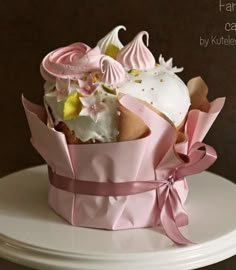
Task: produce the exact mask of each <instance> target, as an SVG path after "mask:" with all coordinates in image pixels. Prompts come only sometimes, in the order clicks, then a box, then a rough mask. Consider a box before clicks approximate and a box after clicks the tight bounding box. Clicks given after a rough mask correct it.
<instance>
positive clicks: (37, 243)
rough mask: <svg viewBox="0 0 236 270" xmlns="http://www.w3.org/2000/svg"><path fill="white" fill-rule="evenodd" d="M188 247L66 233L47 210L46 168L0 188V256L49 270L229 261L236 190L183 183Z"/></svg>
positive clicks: (132, 234)
mask: <svg viewBox="0 0 236 270" xmlns="http://www.w3.org/2000/svg"><path fill="white" fill-rule="evenodd" d="M188 182H189V187H190V195H189V199H188V202H187V210H188V212H189V217H190V224H189V226H188V227H186V228H183V233H184V234H185V235H186V236H187V237H188V238H190V239H191V240H192V241H194V242H196V243H198V244H196V245H193V246H188V247H179V246H176V245H174V244H173V243H172V242H171V241H170V240H169V239H168V238H167V237H166V236H165V235H163V234H161V233H160V232H159V231H158V230H156V229H137V230H124V231H116V232H112V231H105V230H96V229H86V228H78V227H73V226H71V225H69V224H67V223H66V222H65V221H64V220H63V219H61V218H60V217H59V216H57V215H56V214H55V213H54V212H53V211H52V210H51V209H50V208H49V206H48V204H47V188H48V180H47V173H46V166H39V167H35V168H31V169H27V170H23V171H20V172H17V173H14V174H11V175H9V176H6V177H4V178H2V179H1V181H0V256H1V257H2V258H4V259H7V260H10V261H12V262H16V263H18V264H22V265H25V266H29V267H32V268H37V269H43V270H49V269H50V270H52V269H61V270H62V269H63V270H72V269H73V270H74V269H76V270H118V269H119V270H133V269H135V270H154V269H155V270H164V269H165V270H167V269H168V270H172V269H174V270H178V269H181V270H184V269H196V268H199V267H203V266H206V265H210V264H213V263H216V262H219V261H221V260H224V259H226V258H229V257H231V256H233V255H235V254H236V215H235V206H236V185H234V184H233V183H231V182H229V181H227V180H225V179H223V178H222V177H220V176H217V175H214V174H211V173H208V172H204V173H202V174H199V175H196V176H193V177H189V179H188Z"/></svg>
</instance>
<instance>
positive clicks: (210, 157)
mask: <svg viewBox="0 0 236 270" xmlns="http://www.w3.org/2000/svg"><path fill="white" fill-rule="evenodd" d="M172 154H173V152H172ZM168 156H169V155H168ZM216 158H217V155H216V152H215V150H214V149H213V148H212V147H211V146H209V145H206V144H204V143H201V142H197V143H195V144H194V145H193V146H192V147H191V148H190V150H189V154H188V159H189V161H188V162H187V163H185V164H184V165H183V164H182V165H180V166H179V167H176V168H175V169H172V170H171V169H170V170H166V172H164V173H162V169H160V170H159V169H158V168H157V169H156V178H157V179H156V180H157V182H159V186H158V188H157V197H158V205H159V208H160V221H161V225H162V227H163V229H164V231H165V233H166V235H167V236H168V237H169V238H170V239H172V240H173V241H174V242H175V243H176V244H179V245H186V244H193V242H191V241H190V240H188V239H187V238H185V237H184V236H183V234H182V233H181V232H180V230H179V227H180V226H183V225H187V224H188V215H187V213H186V211H185V209H184V207H183V200H182V198H181V194H180V191H179V190H180V189H179V186H178V185H179V184H184V183H185V177H186V176H189V175H193V174H196V173H200V172H202V171H204V170H205V169H207V168H208V167H209V166H211V165H212V164H213V163H214V161H215V160H216ZM167 171H168V172H167ZM181 182H182V183H181Z"/></svg>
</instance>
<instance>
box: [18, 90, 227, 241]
mask: <svg viewBox="0 0 236 270" xmlns="http://www.w3.org/2000/svg"><path fill="white" fill-rule="evenodd" d="M22 101H23V105H24V109H25V113H26V116H27V120H28V123H29V127H30V130H31V135H32V138H31V142H32V144H33V146H34V147H35V148H36V150H37V151H38V152H39V153H40V154H41V156H42V157H43V158H44V159H45V161H46V163H47V164H48V166H49V167H50V168H51V169H52V171H53V173H54V174H55V175H60V176H63V177H66V178H68V179H70V180H71V181H85V184H86V181H92V182H98V183H107V182H108V183H114V184H116V183H126V182H134V184H136V183H138V182H142V183H141V184H143V185H145V184H147V185H148V184H151V185H156V188H152V189H150V190H149V191H146V192H140V193H133V194H132V195H128V196H127V195H125V196H122V194H119V196H100V195H88V194H79V193H78V192H69V191H68V190H66V189H65V190H63V189H60V188H58V187H56V186H55V185H52V184H51V185H50V190H49V204H50V206H51V207H52V208H53V209H54V210H55V211H56V212H57V213H58V214H59V215H61V216H62V217H63V218H65V219H66V220H67V221H68V222H70V223H71V224H73V225H76V226H82V227H92V228H102V229H109V230H119V229H128V228H140V227H154V226H158V225H162V226H163V227H164V230H165V232H166V234H167V235H168V236H169V237H170V238H171V239H172V240H173V241H174V242H176V243H177V244H188V243H189V241H188V240H186V239H185V238H184V237H183V236H182V235H181V234H180V233H179V231H178V227H179V226H183V225H187V223H188V217H187V213H186V212H185V210H184V207H183V204H184V202H185V200H186V198H187V194H188V187H187V183H186V179H185V176H187V175H190V174H193V173H196V172H200V171H201V170H203V169H205V168H203V167H204V166H202V165H201V166H200V168H196V163H197V164H200V163H201V162H200V161H202V160H204V158H206V159H207V158H208V159H207V165H208V166H209V165H211V164H212V163H213V162H214V160H215V158H212V159H210V158H209V157H210V156H211V155H210V154H212V156H214V154H215V152H214V150H213V149H212V148H210V147H208V146H206V145H205V144H201V142H202V139H203V138H204V136H205V135H206V133H207V132H208V130H209V128H210V126H211V125H212V124H213V122H214V120H215V118H216V116H217V115H218V113H219V112H220V110H221V108H222V107H223V104H224V99H223V98H221V99H217V100H215V101H214V102H212V103H211V104H210V109H209V111H208V112H202V111H200V110H192V111H190V112H189V114H188V117H187V120H186V125H185V132H184V136H185V138H186V140H185V141H184V142H181V143H179V144H176V141H177V136H178V132H177V130H176V129H175V128H174V127H173V125H171V124H170V123H169V122H168V121H166V120H165V119H163V118H162V117H161V116H159V115H158V114H156V113H155V112H154V111H152V110H150V109H149V108H147V107H146V106H144V105H143V103H141V102H139V101H137V100H136V99H134V98H132V97H130V96H127V95H126V96H123V97H122V98H121V100H120V103H121V105H122V106H123V107H124V108H126V109H127V110H129V111H130V112H132V113H134V114H135V115H137V116H138V117H139V118H140V119H141V120H142V121H143V122H144V123H145V125H146V126H147V127H148V128H149V130H150V133H149V134H148V135H147V136H146V137H144V138H141V139H137V140H132V141H124V142H117V143H103V144H81V145H80V144H77V145H68V144H67V143H66V139H65V136H64V134H63V133H61V132H58V131H56V130H54V129H52V128H49V127H47V125H46V116H45V111H44V108H42V107H40V106H37V105H34V104H32V103H31V102H29V101H27V100H26V99H25V98H24V97H23V98H22ZM202 147H205V150H202ZM207 147H208V148H207ZM178 152H179V153H180V155H179V154H178ZM209 153H210V154H209ZM183 155H184V156H183ZM183 157H185V158H183ZM194 166H195V167H194ZM143 182H144V183H143ZM145 182H147V183H145ZM80 183H82V182H80ZM175 208H176V209H178V211H175Z"/></svg>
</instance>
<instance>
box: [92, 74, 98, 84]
mask: <svg viewBox="0 0 236 270" xmlns="http://www.w3.org/2000/svg"><path fill="white" fill-rule="evenodd" d="M98 79H99V75H98V74H97V73H92V82H93V83H95V82H97V81H98Z"/></svg>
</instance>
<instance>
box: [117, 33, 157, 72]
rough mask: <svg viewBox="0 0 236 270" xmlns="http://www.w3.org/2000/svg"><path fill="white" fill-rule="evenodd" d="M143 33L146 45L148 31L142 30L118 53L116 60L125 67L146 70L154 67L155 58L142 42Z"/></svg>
mask: <svg viewBox="0 0 236 270" xmlns="http://www.w3.org/2000/svg"><path fill="white" fill-rule="evenodd" d="M144 35H145V36H146V38H147V46H148V40H149V35H148V32H146V31H142V32H140V33H138V34H137V36H136V37H135V38H134V39H133V40H132V41H131V42H130V43H128V44H127V45H126V46H125V47H124V48H123V49H122V50H121V51H120V52H119V53H118V55H117V61H118V62H120V63H121V64H122V65H123V66H124V67H125V68H127V69H141V70H148V69H152V68H154V67H155V63H156V61H155V58H154V56H153V55H152V53H151V52H150V51H149V49H148V48H147V47H146V46H145V44H144V42H143V36H144Z"/></svg>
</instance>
